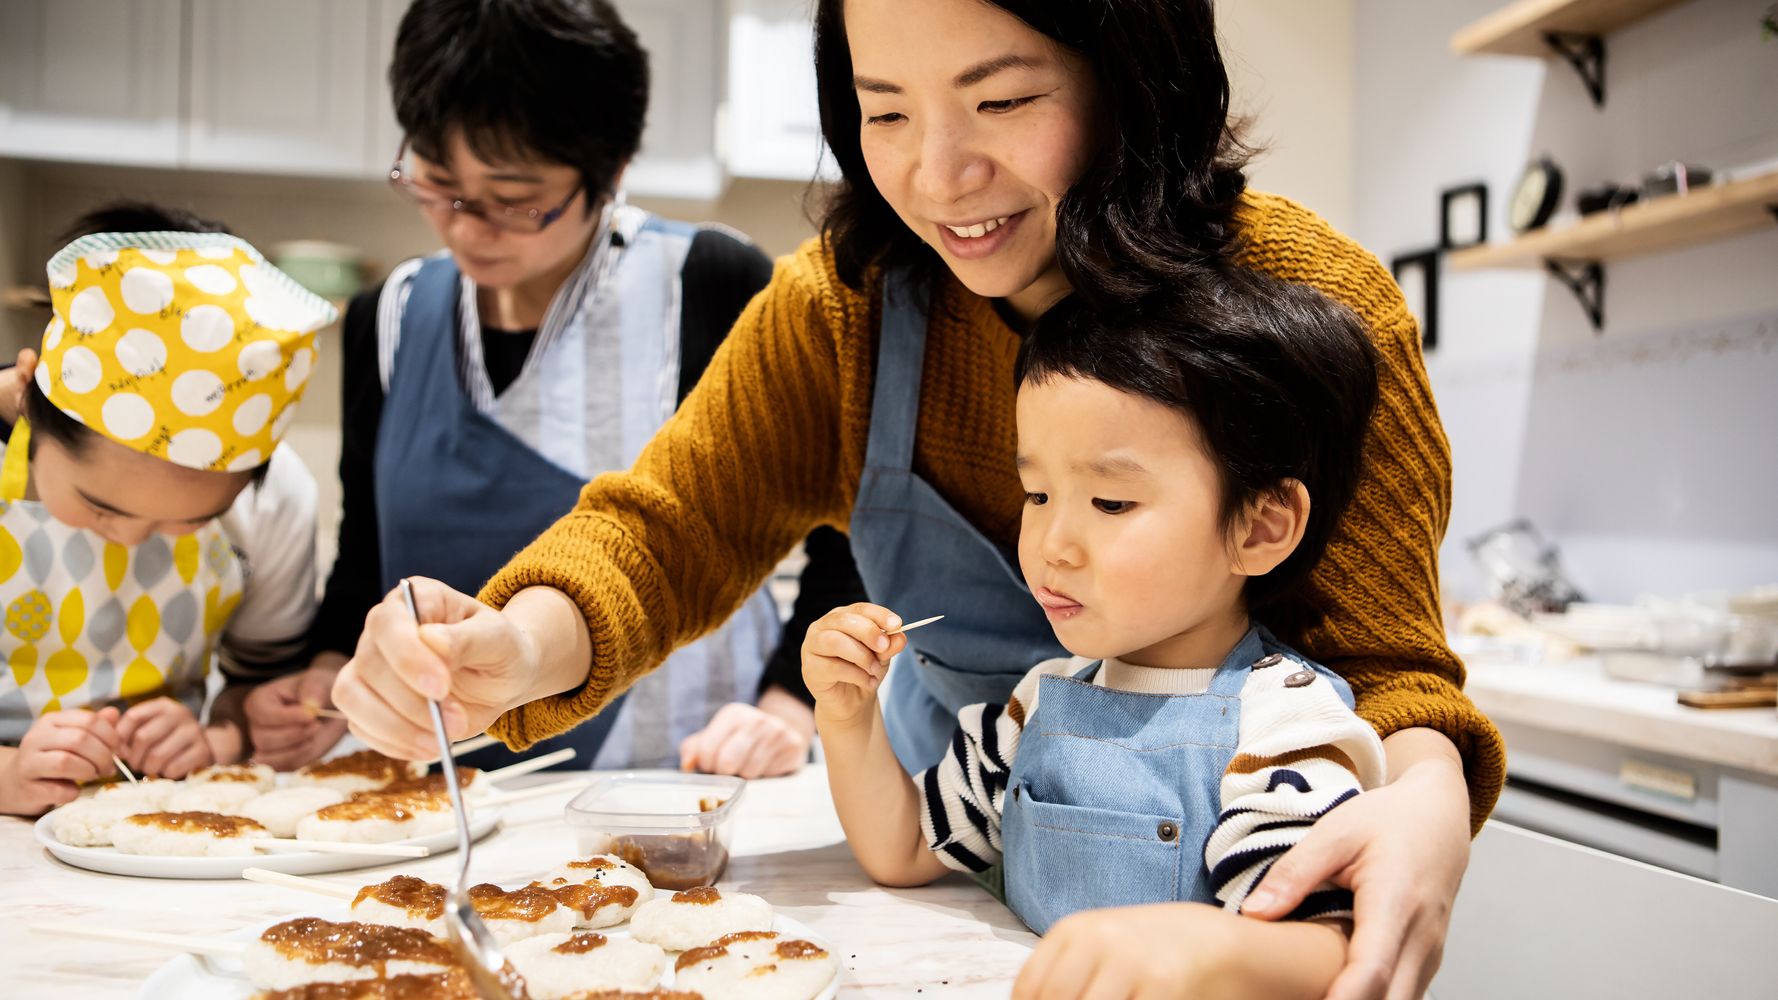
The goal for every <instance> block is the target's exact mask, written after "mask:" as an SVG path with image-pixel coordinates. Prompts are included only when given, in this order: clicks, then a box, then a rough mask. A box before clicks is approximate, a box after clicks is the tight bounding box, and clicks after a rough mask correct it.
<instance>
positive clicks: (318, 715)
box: [303, 701, 346, 719]
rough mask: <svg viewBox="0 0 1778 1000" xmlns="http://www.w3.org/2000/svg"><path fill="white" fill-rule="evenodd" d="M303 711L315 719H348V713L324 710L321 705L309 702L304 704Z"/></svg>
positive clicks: (330, 709)
mask: <svg viewBox="0 0 1778 1000" xmlns="http://www.w3.org/2000/svg"><path fill="white" fill-rule="evenodd" d="M303 711H304V712H307V713H308V714H309V717H310V718H314V719H343V718H345V717H346V713H344V712H341V711H338V710H337V709H332V708H322V707H321V706H320V705H317V704H315V703H314V702H309V701H305V702H303Z"/></svg>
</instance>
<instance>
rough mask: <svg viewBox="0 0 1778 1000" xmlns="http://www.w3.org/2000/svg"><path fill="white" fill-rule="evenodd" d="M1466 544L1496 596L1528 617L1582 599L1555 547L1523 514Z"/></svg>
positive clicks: (1566, 605)
mask: <svg viewBox="0 0 1778 1000" xmlns="http://www.w3.org/2000/svg"><path fill="white" fill-rule="evenodd" d="M1468 545H1469V554H1470V555H1471V556H1472V557H1474V559H1475V561H1476V562H1477V563H1478V564H1480V565H1481V568H1482V572H1483V573H1485V574H1487V576H1488V581H1489V583H1490V584H1491V585H1492V587H1493V590H1494V597H1495V599H1496V600H1498V601H1500V603H1502V604H1504V605H1506V606H1507V607H1508V608H1511V609H1512V610H1514V611H1516V612H1518V613H1519V614H1521V615H1524V616H1525V617H1527V618H1529V617H1531V616H1532V615H1535V614H1538V613H1540V612H1552V611H1561V610H1562V609H1564V608H1566V607H1568V605H1570V604H1572V603H1574V602H1575V601H1578V600H1580V599H1581V595H1580V591H1579V590H1577V589H1576V588H1575V586H1574V584H1572V583H1570V582H1569V580H1568V577H1567V576H1566V575H1564V574H1563V572H1562V567H1561V563H1560V559H1559V558H1558V555H1557V551H1556V547H1555V546H1554V545H1552V544H1550V543H1549V542H1546V541H1544V538H1543V535H1541V534H1539V533H1538V531H1537V529H1536V528H1535V527H1534V526H1532V524H1531V522H1530V521H1528V520H1526V519H1524V518H1519V519H1518V520H1515V521H1510V522H1508V523H1506V524H1503V525H1501V526H1500V527H1498V528H1493V529H1490V530H1488V531H1484V532H1482V533H1481V534H1479V535H1477V536H1475V537H1474V538H1471V539H1470V540H1469V543H1468Z"/></svg>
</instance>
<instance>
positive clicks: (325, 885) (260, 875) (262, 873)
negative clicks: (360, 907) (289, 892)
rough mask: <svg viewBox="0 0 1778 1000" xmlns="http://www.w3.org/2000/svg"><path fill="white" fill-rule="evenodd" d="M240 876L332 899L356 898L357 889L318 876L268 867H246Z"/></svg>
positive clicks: (264, 883) (250, 880) (248, 879)
mask: <svg viewBox="0 0 1778 1000" xmlns="http://www.w3.org/2000/svg"><path fill="white" fill-rule="evenodd" d="M241 877H242V878H244V879H246V880H247V881H249V882H259V883H261V884H263V885H281V886H283V887H285V888H286V889H301V890H302V891H303V892H312V893H315V894H316V895H320V896H332V897H333V898H334V899H356V898H358V890H357V889H353V888H351V887H350V886H344V885H334V884H333V883H332V882H323V881H321V880H320V879H318V878H303V877H302V876H301V875H290V874H287V873H285V872H275V871H272V870H271V869H270V868H246V869H243V870H242V871H241Z"/></svg>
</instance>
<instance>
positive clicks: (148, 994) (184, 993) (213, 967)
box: [136, 904, 840, 1000]
mask: <svg viewBox="0 0 1778 1000" xmlns="http://www.w3.org/2000/svg"><path fill="white" fill-rule="evenodd" d="M349 912H350V911H349V910H348V909H347V908H346V907H342V906H339V905H337V904H335V905H330V906H328V907H327V908H325V909H324V910H323V911H322V912H321V913H319V914H315V913H306V914H293V915H292V916H291V917H286V918H285V919H287V920H289V919H294V918H295V917H297V916H322V917H325V918H328V919H333V920H344V919H346V917H347V914H348V913H349ZM772 929H773V930H775V931H777V932H778V933H780V934H783V935H786V936H787V937H793V938H800V939H802V940H805V941H813V942H815V943H816V944H818V945H820V946H821V947H823V948H825V949H827V953H828V954H830V955H833V956H834V966H835V968H834V977H833V980H832V981H831V982H829V983H828V984H827V988H826V989H824V990H822V991H821V992H820V993H819V994H816V996H815V1000H833V998H834V997H835V996H836V995H838V993H839V990H840V976H839V956H838V955H837V954H835V953H834V950H833V948H832V947H831V946H830V945H828V944H827V943H826V942H825V941H823V940H821V939H820V938H819V937H817V936H815V934H814V933H813V932H812V931H810V930H809V928H808V926H807V925H806V924H803V923H802V922H800V921H796V920H792V919H790V918H789V917H786V916H784V915H783V914H776V915H774V916H773V917H772ZM258 933H259V931H258V930H256V929H253V928H245V929H242V930H240V931H236V932H235V933H233V934H229V935H226V936H227V938H228V939H229V940H231V941H251V940H253V938H254V937H255V936H256V935H257V934H258ZM577 933H579V932H577ZM597 933H599V934H603V935H605V936H606V937H612V938H625V937H629V936H630V925H629V924H628V923H622V924H618V925H617V926H616V927H601V928H600V929H599V930H598V931H597ZM667 954H668V956H669V957H671V956H673V955H675V954H677V953H676V952H668V953H667ZM661 985H662V986H672V985H673V964H672V962H671V961H669V962H668V963H667V972H666V975H664V976H662V977H661ZM254 992H255V991H254V989H253V986H252V984H250V983H248V982H247V979H246V977H244V976H243V975H242V974H241V963H240V962H238V961H235V960H233V959H215V958H199V957H197V956H195V955H179V956H177V957H175V958H174V959H173V960H172V961H170V962H168V963H166V964H165V965H163V966H161V967H160V968H158V969H156V970H154V972H153V974H151V975H150V976H149V977H148V978H147V979H145V980H143V982H142V991H141V992H140V993H137V994H136V996H137V997H139V998H140V1000H167V998H169V997H177V998H178V1000H247V998H250V997H252V996H253V994H254Z"/></svg>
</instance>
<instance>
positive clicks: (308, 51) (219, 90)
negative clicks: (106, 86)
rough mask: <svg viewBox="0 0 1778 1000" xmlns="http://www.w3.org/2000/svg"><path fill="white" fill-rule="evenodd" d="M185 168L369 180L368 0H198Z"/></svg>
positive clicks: (371, 20)
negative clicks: (364, 178)
mask: <svg viewBox="0 0 1778 1000" xmlns="http://www.w3.org/2000/svg"><path fill="white" fill-rule="evenodd" d="M189 2H190V12H191V33H190V38H191V60H190V77H189V82H188V102H187V118H186V128H185V148H184V156H183V158H182V162H183V164H184V165H185V166H189V167H199V168H206V169H215V170H251V171H256V172H257V171H263V172H267V173H287V174H306V175H345V176H363V175H365V174H366V173H367V170H368V166H367V165H368V164H369V163H370V161H371V156H370V148H369V147H370V138H371V133H372V130H373V126H372V122H373V115H372V112H373V108H372V106H371V102H372V100H374V99H375V95H376V94H377V93H378V89H377V87H376V85H375V81H374V80H373V79H372V73H371V57H370V44H371V41H370V40H371V38H372V37H373V32H374V31H375V30H376V28H377V26H378V23H379V15H380V13H381V10H380V5H379V4H376V3H364V2H363V0H304V2H302V3H290V2H288V0H189Z"/></svg>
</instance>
